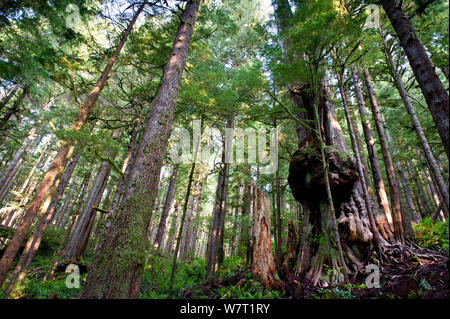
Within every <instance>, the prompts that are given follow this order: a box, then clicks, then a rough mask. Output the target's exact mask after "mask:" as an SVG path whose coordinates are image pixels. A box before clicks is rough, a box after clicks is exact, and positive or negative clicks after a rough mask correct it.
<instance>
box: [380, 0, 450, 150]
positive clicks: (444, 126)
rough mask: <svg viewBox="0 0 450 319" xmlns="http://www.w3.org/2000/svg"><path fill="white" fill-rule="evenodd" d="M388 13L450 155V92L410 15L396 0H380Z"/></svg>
mask: <svg viewBox="0 0 450 319" xmlns="http://www.w3.org/2000/svg"><path fill="white" fill-rule="evenodd" d="M381 4H382V5H383V8H384V10H385V11H386V14H387V16H388V18H389V20H390V21H391V24H392V26H393V27H394V30H395V32H396V33H397V36H398V38H399V40H400V44H401V46H402V47H403V50H404V51H405V53H406V56H407V57H408V60H409V64H410V65H411V68H412V70H413V72H414V76H415V78H416V80H417V83H418V84H419V87H420V89H421V91H422V94H423V96H424V98H425V101H426V102H427V104H428V108H429V109H430V112H431V116H432V117H433V120H434V122H435V124H436V127H437V130H438V132H439V135H440V137H441V140H442V143H443V145H444V149H445V152H446V153H447V157H448V156H449V117H448V116H449V102H448V93H447V91H446V90H445V88H444V86H443V85H442V83H441V81H440V80H439V78H438V76H437V74H436V71H435V69H434V67H433V64H432V63H431V61H430V58H429V57H428V55H427V53H426V51H425V48H424V47H423V45H422V43H421V42H420V40H419V37H418V35H417V33H416V31H415V30H414V27H413V26H412V24H411V22H410V21H409V19H408V18H407V17H406V15H405V13H404V12H403V10H402V8H401V6H399V4H398V3H397V1H396V0H381Z"/></svg>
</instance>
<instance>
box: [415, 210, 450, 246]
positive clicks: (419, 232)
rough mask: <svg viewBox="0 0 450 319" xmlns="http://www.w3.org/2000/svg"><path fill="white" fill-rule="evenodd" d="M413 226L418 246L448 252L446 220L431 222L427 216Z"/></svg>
mask: <svg viewBox="0 0 450 319" xmlns="http://www.w3.org/2000/svg"><path fill="white" fill-rule="evenodd" d="M413 227H414V234H415V237H416V240H417V243H418V244H419V245H420V246H422V247H426V248H430V249H438V250H441V251H443V252H446V253H447V254H448V253H449V234H448V227H449V224H448V220H447V221H446V222H433V220H432V219H431V218H429V217H428V218H425V219H423V220H422V222H420V223H418V224H416V225H414V226H413Z"/></svg>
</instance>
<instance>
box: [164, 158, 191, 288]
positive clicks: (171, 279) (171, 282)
mask: <svg viewBox="0 0 450 319" xmlns="http://www.w3.org/2000/svg"><path fill="white" fill-rule="evenodd" d="M196 153H197V149H196V150H195V154H196ZM194 157H195V155H194ZM195 164H196V163H195V160H194V163H192V166H191V171H190V173H189V180H188V185H187V191H186V196H185V198H184V204H183V212H182V214H181V221H180V229H179V230H178V236H177V240H176V244H175V252H174V253H173V260H172V271H171V272H170V283H169V286H170V288H172V286H173V281H174V279H175V270H176V266H177V258H178V252H179V250H180V246H181V239H182V235H183V227H184V222H185V219H186V212H187V208H188V202H189V197H190V195H191V189H192V181H193V179H194V171H195Z"/></svg>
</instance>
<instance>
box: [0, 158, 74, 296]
mask: <svg viewBox="0 0 450 319" xmlns="http://www.w3.org/2000/svg"><path fill="white" fill-rule="evenodd" d="M79 158H80V154H77V155H76V156H75V157H74V158H73V159H72V161H71V162H70V164H69V165H67V167H66V169H65V170H64V174H63V176H62V177H61V180H60V181H59V183H58V186H57V187H56V190H55V192H54V193H53V196H52V199H51V202H50V205H49V206H48V208H47V211H46V213H45V214H44V215H43V216H42V218H40V219H39V221H38V223H37V224H36V228H35V230H34V231H33V234H32V236H30V238H29V239H28V242H27V243H26V245H25V249H24V251H23V253H22V256H21V257H20V259H19V262H18V263H17V265H16V268H15V269H14V271H13V273H12V275H11V278H10V280H9V284H8V289H7V290H6V292H5V298H8V297H9V295H10V293H11V292H12V289H13V288H14V285H15V284H16V282H17V283H20V282H21V281H22V280H23V278H24V277H25V274H26V272H27V271H28V268H29V266H30V264H31V261H32V260H33V258H34V255H35V254H36V251H37V250H38V248H39V245H40V243H41V241H42V237H43V236H44V233H45V231H46V229H47V226H48V225H49V224H50V221H51V220H52V218H53V216H54V213H55V210H56V206H57V204H58V202H59V200H60V199H61V196H62V193H63V191H64V189H65V188H66V186H67V184H68V182H69V179H70V177H71V176H72V173H73V171H74V169H75V166H76V164H77V162H78V160H79Z"/></svg>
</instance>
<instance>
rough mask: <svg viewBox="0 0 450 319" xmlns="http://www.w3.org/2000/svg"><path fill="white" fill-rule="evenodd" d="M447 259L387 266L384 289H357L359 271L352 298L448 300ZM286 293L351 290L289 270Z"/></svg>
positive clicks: (203, 290)
mask: <svg viewBox="0 0 450 319" xmlns="http://www.w3.org/2000/svg"><path fill="white" fill-rule="evenodd" d="M448 263H449V260H448V258H446V259H442V260H439V261H436V262H428V263H426V262H425V261H420V262H419V261H418V262H416V263H410V264H402V265H390V266H389V267H388V266H384V267H383V268H382V269H381V273H380V281H381V288H379V289H377V288H372V289H369V288H356V286H358V285H361V284H362V283H364V282H365V279H366V275H364V274H358V276H357V277H356V278H352V280H351V283H352V285H351V287H352V288H351V298H354V299H448V298H449V273H448ZM248 272H250V270H247V271H244V272H240V273H237V274H235V276H233V277H230V278H227V279H226V280H221V281H217V282H215V283H213V284H210V283H209V284H203V285H199V286H196V287H195V290H196V295H197V296H198V294H199V293H200V294H202V295H204V296H207V297H208V298H218V296H216V295H215V294H214V293H212V291H213V289H212V288H220V287H228V286H236V285H241V284H242V283H243V281H245V280H246V276H245V274H246V273H248ZM279 275H280V279H281V281H282V285H283V291H284V295H283V297H282V298H288V299H320V298H330V299H339V298H341V296H340V295H339V294H334V293H333V292H332V291H333V290H334V289H336V288H337V289H338V290H340V291H344V290H346V291H348V285H347V286H338V287H332V288H327V289H325V290H323V289H320V288H318V287H314V286H313V285H312V284H311V282H309V281H308V280H306V279H305V278H301V277H299V276H297V275H296V274H294V273H293V272H292V271H291V270H289V269H284V270H282V271H280V273H279ZM183 298H195V296H194V295H193V294H192V289H187V290H185V291H184V292H183Z"/></svg>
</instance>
